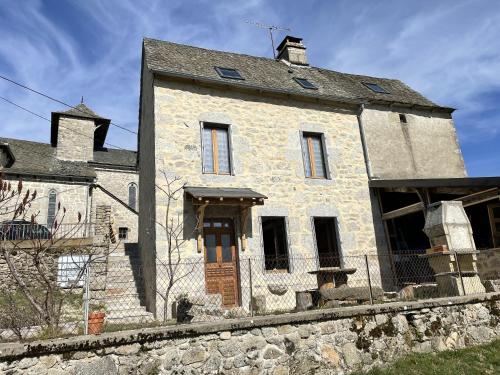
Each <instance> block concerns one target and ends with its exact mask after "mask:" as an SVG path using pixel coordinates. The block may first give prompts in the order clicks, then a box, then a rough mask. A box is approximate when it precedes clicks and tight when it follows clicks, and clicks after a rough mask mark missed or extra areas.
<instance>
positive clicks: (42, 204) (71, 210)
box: [0, 179, 90, 224]
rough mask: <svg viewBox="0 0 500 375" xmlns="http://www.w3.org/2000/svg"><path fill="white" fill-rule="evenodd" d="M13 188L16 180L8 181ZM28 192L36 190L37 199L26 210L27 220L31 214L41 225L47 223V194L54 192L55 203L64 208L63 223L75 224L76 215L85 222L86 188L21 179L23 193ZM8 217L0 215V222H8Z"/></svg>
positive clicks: (88, 201)
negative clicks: (79, 214)
mask: <svg viewBox="0 0 500 375" xmlns="http://www.w3.org/2000/svg"><path fill="white" fill-rule="evenodd" d="M10 181H11V182H12V184H14V186H17V181H18V180H16V179H10ZM28 189H29V190H30V193H33V191H35V190H36V193H37V197H36V199H35V200H34V201H33V202H32V203H31V207H30V208H29V210H28V213H29V214H28V220H29V217H31V214H38V215H37V218H36V220H37V222H38V223H41V224H46V223H47V213H48V205H49V193H50V192H51V191H52V190H54V191H55V192H56V197H57V202H58V203H59V202H60V203H61V210H62V208H63V207H64V208H66V216H65V219H64V223H66V224H76V223H77V222H78V213H79V212H80V213H81V215H82V221H84V220H85V212H86V211H87V209H88V208H90V207H89V205H90V200H89V199H88V186H87V185H83V184H75V183H63V182H48V181H33V180H27V179H26V180H25V179H23V192H26V191H27V190H28ZM9 219H10V217H8V216H5V215H0V221H5V220H9Z"/></svg>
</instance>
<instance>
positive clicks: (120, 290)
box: [102, 252, 154, 323]
mask: <svg viewBox="0 0 500 375" xmlns="http://www.w3.org/2000/svg"><path fill="white" fill-rule="evenodd" d="M141 271H142V269H141V261H140V258H139V256H138V254H137V253H136V252H135V253H133V254H131V255H127V254H125V253H113V254H112V255H110V256H109V258H108V273H107V281H106V291H105V293H104V295H103V297H102V301H103V302H105V303H106V308H107V314H106V318H107V320H108V321H113V322H122V323H127V322H140V321H145V322H146V321H147V322H150V321H152V320H154V318H153V314H152V313H150V312H147V311H146V307H145V306H144V288H143V285H142V282H143V279H142V272H141Z"/></svg>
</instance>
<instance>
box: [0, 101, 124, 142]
mask: <svg viewBox="0 0 500 375" xmlns="http://www.w3.org/2000/svg"><path fill="white" fill-rule="evenodd" d="M0 99H2V100H4V101H6V102H7V103H9V104H12V105H13V106H16V107H17V108H20V109H22V110H23V111H26V112H28V113H31V114H32V115H34V116H37V117H40V118H41V119H43V120H45V121H48V122H51V121H50V120H49V119H48V118H47V117H43V116H42V115H39V114H38V113H36V112H33V111H31V110H29V109H28V108H25V107H23V106H21V105H19V104H16V103H14V102H13V101H10V100H9V99H6V98H4V97H3V96H0ZM59 126H60V127H61V128H64V129H66V130H69V131H72V132H73V133H75V134H78V135H81V136H82V137H85V138H89V139H93V138H92V137H89V136H88V135H86V134H83V133H80V132H77V131H76V130H74V129H70V128H68V127H65V126H63V125H59ZM104 144H106V145H108V146H111V147H114V148H117V149H120V150H124V151H130V150H127V149H126V148H123V147H120V146H116V145H113V144H111V143H109V142H104Z"/></svg>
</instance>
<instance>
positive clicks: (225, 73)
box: [215, 66, 245, 80]
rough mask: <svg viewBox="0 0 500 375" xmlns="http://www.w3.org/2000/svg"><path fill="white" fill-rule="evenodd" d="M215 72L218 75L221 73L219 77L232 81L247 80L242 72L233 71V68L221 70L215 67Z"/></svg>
mask: <svg viewBox="0 0 500 375" xmlns="http://www.w3.org/2000/svg"><path fill="white" fill-rule="evenodd" d="M215 70H216V71H217V73H219V75H220V76H221V77H222V78H230V79H241V80H244V79H245V78H243V77H242V76H241V74H240V72H238V71H237V70H236V69H231V68H221V67H219V66H216V67H215Z"/></svg>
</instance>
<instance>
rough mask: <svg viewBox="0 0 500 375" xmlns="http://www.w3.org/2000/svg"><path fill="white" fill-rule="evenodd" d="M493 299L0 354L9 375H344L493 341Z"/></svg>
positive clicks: (13, 348) (496, 329) (497, 310)
mask: <svg viewBox="0 0 500 375" xmlns="http://www.w3.org/2000/svg"><path fill="white" fill-rule="evenodd" d="M498 298H499V295H498V294H495V295H493V294H490V295H487V296H484V297H482V298H480V297H456V298H454V299H442V300H434V301H433V302H427V303H413V304H411V303H410V304H406V305H404V304H401V303H394V304H388V305H386V306H379V307H373V308H351V309H344V310H338V312H335V310H329V311H327V310H325V311H323V312H315V313H312V312H308V313H302V314H292V315H281V316H274V317H262V318H254V320H249V319H246V320H244V321H233V322H226V323H219V324H217V323H210V324H204V325H202V324H200V325H197V326H194V325H190V326H188V327H184V328H183V327H170V328H153V329H145V330H141V331H129V332H123V333H115V334H105V335H102V336H101V337H96V336H89V337H80V338H74V339H71V338H70V339H65V340H55V341H47V342H34V343H32V344H27V345H16V344H9V345H3V346H2V345H0V372H2V373H5V374H9V375H14V374H40V375H43V374H51V375H62V374H75V375H76V374H95V373H99V374H102V375H115V374H143V375H145V374H193V375H194V374H275V375H278V374H283V375H284V374H307V373H316V374H346V373H350V372H352V371H355V370H360V369H362V370H368V369H370V368H373V367H375V366H383V365H386V364H387V363H390V362H392V361H394V360H395V359H397V358H399V357H401V356H403V355H405V354H407V353H410V352H435V351H442V350H449V349H458V348H464V347H468V346H472V345H477V344H482V343H487V342H490V341H492V340H494V339H497V338H499V337H500V324H499V323H500V302H499V301H498Z"/></svg>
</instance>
